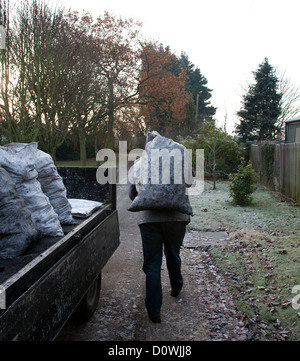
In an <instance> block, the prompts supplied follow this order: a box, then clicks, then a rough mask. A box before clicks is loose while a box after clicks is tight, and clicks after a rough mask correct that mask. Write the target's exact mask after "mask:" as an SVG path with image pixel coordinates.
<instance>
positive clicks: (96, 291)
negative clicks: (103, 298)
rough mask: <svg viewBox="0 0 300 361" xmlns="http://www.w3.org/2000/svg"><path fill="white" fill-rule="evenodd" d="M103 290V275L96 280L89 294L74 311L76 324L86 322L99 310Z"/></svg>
mask: <svg viewBox="0 0 300 361" xmlns="http://www.w3.org/2000/svg"><path fill="white" fill-rule="evenodd" d="M100 290H101V273H100V275H99V276H98V277H97V278H96V280H95V281H94V282H93V283H92V284H91V286H90V288H89V289H88V291H87V293H86V294H85V295H84V297H83V299H82V300H81V301H80V303H79V305H78V306H77V308H76V309H75V311H74V314H73V319H74V321H76V322H86V321H88V320H89V319H90V318H91V317H92V316H93V314H94V312H95V311H96V309H97V306H98V302H99V297H100Z"/></svg>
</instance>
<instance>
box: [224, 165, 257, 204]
mask: <svg viewBox="0 0 300 361" xmlns="http://www.w3.org/2000/svg"><path fill="white" fill-rule="evenodd" d="M229 179H230V183H229V191H230V196H231V197H232V198H233V201H234V203H235V204H238V205H240V206H247V205H249V204H250V203H251V202H252V193H253V192H255V190H256V186H255V185H254V183H255V180H256V179H255V172H254V169H253V168H252V164H251V162H249V163H248V164H247V165H246V164H245V162H244V159H242V162H241V164H240V166H239V168H238V171H237V173H235V174H233V175H230V178H229Z"/></svg>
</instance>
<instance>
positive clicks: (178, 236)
mask: <svg viewBox="0 0 300 361" xmlns="http://www.w3.org/2000/svg"><path fill="white" fill-rule="evenodd" d="M184 150H185V148H184V147H183V146H182V145H181V144H179V143H176V142H174V141H173V140H171V139H168V138H165V137H162V136H161V135H160V134H159V133H157V132H155V131H153V132H151V133H149V134H148V136H147V139H146V146H145V152H144V154H143V156H142V157H141V158H140V159H139V160H138V162H140V169H139V177H137V178H136V179H135V180H134V184H130V188H129V197H130V199H131V200H132V201H133V202H132V204H131V206H130V207H129V209H128V210H129V211H133V212H139V215H138V225H139V228H140V232H141V238H142V243H143V258H144V260H143V261H144V262H143V271H144V272H145V274H146V299H145V305H146V309H147V312H148V315H149V318H150V320H151V321H152V322H154V323H160V322H161V317H160V309H161V306H162V286H161V265H162V256H163V250H164V254H165V257H166V264H167V268H168V273H169V279H170V285H171V296H173V297H177V296H178V295H179V293H180V291H181V289H182V286H183V277H182V274H181V258H180V248H181V246H182V242H183V239H184V236H185V232H186V226H187V224H188V223H189V222H190V216H191V215H192V214H193V213H192V208H191V206H190V203H189V199H188V196H187V195H186V192H185V191H186V187H189V186H190V185H191V184H189V182H185V177H184V176H185V172H184ZM166 151H167V152H169V154H170V155H171V157H170V158H169V159H168V161H169V163H168V165H167V166H166V165H165V164H164V160H163V159H161V158H162V156H161V157H155V155H157V154H160V155H163V154H166ZM164 152H165V153H164ZM165 169H167V170H168V171H169V174H167V175H166V177H164V175H162V173H163V170H165ZM164 178H165V179H166V180H167V181H166V182H164V180H165V179H164ZM141 179H142V180H143V181H141Z"/></svg>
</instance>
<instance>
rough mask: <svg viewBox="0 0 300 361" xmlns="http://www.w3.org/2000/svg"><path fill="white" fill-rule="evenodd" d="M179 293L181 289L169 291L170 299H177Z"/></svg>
mask: <svg viewBox="0 0 300 361" xmlns="http://www.w3.org/2000/svg"><path fill="white" fill-rule="evenodd" d="M180 291H181V288H180V289H179V290H172V291H171V296H172V297H177V296H178V295H179V293H180Z"/></svg>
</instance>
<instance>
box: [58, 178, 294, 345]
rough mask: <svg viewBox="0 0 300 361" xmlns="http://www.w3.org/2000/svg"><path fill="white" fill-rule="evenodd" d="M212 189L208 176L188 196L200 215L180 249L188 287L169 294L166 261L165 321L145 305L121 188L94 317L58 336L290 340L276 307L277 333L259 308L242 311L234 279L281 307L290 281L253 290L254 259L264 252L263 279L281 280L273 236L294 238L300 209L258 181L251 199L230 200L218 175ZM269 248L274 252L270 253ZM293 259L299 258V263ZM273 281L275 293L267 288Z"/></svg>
mask: <svg viewBox="0 0 300 361" xmlns="http://www.w3.org/2000/svg"><path fill="white" fill-rule="evenodd" d="M211 188H212V186H211V184H209V183H207V184H206V187H205V192H204V193H203V194H202V195H200V196H197V197H196V196H193V197H191V198H190V201H191V204H192V206H193V209H194V214H195V215H194V217H192V221H191V223H190V224H189V226H188V232H187V235H186V239H185V241H184V246H183V248H182V251H181V255H182V273H183V277H184V287H183V290H182V292H181V293H180V295H179V297H177V298H173V297H171V296H170V284H169V279H168V274H167V268H166V264H165V261H164V263H163V265H162V286H163V306H162V309H161V317H162V323H161V324H153V323H152V322H151V321H150V320H149V318H148V316H147V313H146V310H145V302H144V299H145V276H144V274H143V272H142V244H141V239H140V234H139V229H138V226H137V223H136V218H135V217H136V215H135V214H132V213H130V212H128V211H127V208H128V204H129V200H128V192H127V187H120V188H119V189H118V212H119V220H120V232H121V245H120V247H119V248H118V250H117V252H116V253H115V254H114V255H113V257H112V258H111V260H110V261H109V263H108V265H107V266H105V268H104V271H103V278H102V290H101V297H100V302H99V307H98V309H97V311H96V313H95V315H94V316H93V317H92V318H91V320H90V321H89V322H88V323H86V324H84V325H81V326H74V325H71V324H69V325H67V326H66V327H65V328H64V330H63V331H62V333H61V335H60V339H61V340H74V341H75V340H97V341H203V340H258V339H260V338H261V336H264V337H265V336H268V334H272V335H273V339H285V337H286V331H285V330H284V329H281V328H280V326H279V322H278V321H277V318H278V317H277V314H276V313H275V314H272V317H273V316H274V317H275V321H276V327H277V328H276V330H277V331H276V334H275V333H274V332H272V331H271V330H269V328H268V327H269V325H268V324H266V323H265V322H264V321H263V320H261V319H259V318H258V317H257V314H255V315H254V316H253V317H252V318H245V315H244V313H241V312H239V311H238V309H237V302H236V301H238V300H237V298H235V297H236V296H234V295H233V294H232V290H231V289H229V288H228V278H230V280H232V279H235V280H236V285H237V286H238V287H241V292H240V295H241V298H242V297H244V298H245V297H247V302H248V304H249V305H250V306H251V307H256V306H257V299H258V297H260V299H261V302H267V303H268V304H267V306H266V307H267V308H268V309H267V312H269V309H270V310H272V312H277V310H279V309H280V308H281V306H280V305H278V306H277V305H276V304H275V301H277V299H273V298H274V297H275V295H276V294H275V292H277V291H278V292H279V291H280V290H279V285H280V287H285V283H288V281H285V280H284V281H280V280H277V282H278V283H274V284H273V283H272V284H271V285H270V286H272V287H267V285H266V286H264V289H262V286H263V285H262V284H261V283H260V284H259V286H260V289H258V291H260V292H265V294H262V295H260V294H257V293H255V290H254V288H255V286H256V285H252V284H251V282H250V280H249V279H248V278H249V277H250V276H251V275H255V274H256V270H257V268H255V264H254V263H253V259H254V258H255V257H256V255H259V256H260V257H261V259H260V262H261V263H262V269H263V271H264V272H265V273H264V275H266V277H267V278H265V277H263V280H265V282H266V283H270V282H273V279H274V281H276V279H275V277H276V276H275V275H273V276H271V272H272V269H271V268H270V267H273V266H274V264H275V261H273V258H272V257H274V249H275V248H274V249H273V248H272V247H275V242H274V240H276V247H277V246H278V242H279V241H278V237H279V235H282V236H286V235H289V234H290V232H294V233H295V234H294V235H293V237H296V236H297V232H299V230H297V227H299V223H300V222H299V221H300V209H299V207H298V208H297V207H291V206H290V205H289V204H288V203H286V202H281V201H280V200H276V199H275V200H274V196H273V195H272V193H271V192H268V191H265V190H262V189H260V188H259V189H258V190H257V191H256V192H255V194H254V202H253V205H252V206H250V207H237V206H233V205H232V204H231V203H230V198H229V192H228V185H227V183H226V182H218V183H217V190H212V189H211ZM207 231H208V232H207ZM283 241H284V240H282V242H283ZM297 242H298V241H297V239H296V238H294V239H293V243H292V244H291V245H290V248H287V247H286V245H285V244H284V243H283V244H282V246H283V247H284V248H283V250H282V252H281V253H280V254H279V257H286V256H288V255H289V253H292V252H295V250H297V248H295V247H296V243H297ZM299 249H300V246H299ZM215 250H219V256H220V258H221V260H223V262H225V263H226V265H227V272H226V271H225V272H224V271H223V270H221V269H220V267H219V265H218V264H217V263H216V258H215V254H214V251H215ZM270 251H273V254H272V255H270ZM283 251H285V252H283ZM229 256H230V257H231V258H230V257H229ZM236 256H238V258H241V259H242V258H243V259H245V268H243V270H242V272H240V273H239V274H237V271H236V269H235V268H234V267H233V266H231V265H232V264H231V262H232V263H233V262H234V261H235V259H236ZM254 256H255V257H254ZM271 256H272V257H271ZM251 257H252V259H251ZM293 257H294V256H293ZM292 263H293V265H294V266H296V265H297V262H292ZM230 267H232V268H230ZM265 267H266V268H265ZM273 273H275V272H273ZM298 274H299V273H298ZM290 279H291V278H290ZM287 280H288V278H287ZM280 282H283V284H282V285H281V284H280ZM293 282H294V281H293ZM275 287H276V290H275ZM252 288H253V291H251V292H252V293H250V294H249V292H250V290H251V289H252ZM267 288H268V289H269V290H271V292H267V291H266V289H267ZM242 292H244V293H242ZM254 296H255V297H254ZM270 296H272V297H273V298H272V299H271V298H270ZM270 300H271V301H272V302H270ZM249 301H250V303H249ZM274 310H275V311H274ZM269 339H270V338H269Z"/></svg>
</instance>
